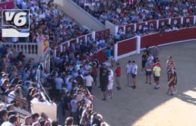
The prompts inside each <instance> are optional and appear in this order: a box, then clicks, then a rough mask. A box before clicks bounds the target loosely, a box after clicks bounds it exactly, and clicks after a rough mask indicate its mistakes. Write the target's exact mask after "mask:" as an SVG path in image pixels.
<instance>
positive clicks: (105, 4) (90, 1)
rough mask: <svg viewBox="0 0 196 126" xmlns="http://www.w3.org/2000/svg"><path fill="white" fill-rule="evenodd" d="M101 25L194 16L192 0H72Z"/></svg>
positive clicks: (195, 7) (195, 10) (195, 4)
mask: <svg viewBox="0 0 196 126" xmlns="http://www.w3.org/2000/svg"><path fill="white" fill-rule="evenodd" d="M73 1H74V2H76V3H77V4H78V5H79V6H81V7H82V8H84V9H85V10H86V11H87V12H89V13H91V14H92V15H93V16H95V17H96V18H98V19H99V20H100V21H101V22H102V23H105V21H107V20H108V21H110V22H112V23H114V24H116V25H126V24H130V23H138V22H144V21H148V20H153V19H161V18H168V17H178V16H190V15H194V14H196V2H195V1H194V0H181V1H179V0H146V1H144V0H85V1H84V0H73Z"/></svg>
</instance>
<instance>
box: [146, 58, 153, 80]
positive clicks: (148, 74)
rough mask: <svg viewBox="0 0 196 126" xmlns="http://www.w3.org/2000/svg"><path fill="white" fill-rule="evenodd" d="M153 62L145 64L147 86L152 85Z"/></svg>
mask: <svg viewBox="0 0 196 126" xmlns="http://www.w3.org/2000/svg"><path fill="white" fill-rule="evenodd" d="M152 66H153V62H152V61H147V62H146V64H145V71H146V84H152V79H151V78H152Z"/></svg>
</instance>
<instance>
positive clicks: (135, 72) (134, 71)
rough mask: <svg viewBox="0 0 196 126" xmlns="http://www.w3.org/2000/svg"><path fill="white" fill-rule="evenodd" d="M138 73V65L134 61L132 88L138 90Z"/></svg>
mask: <svg viewBox="0 0 196 126" xmlns="http://www.w3.org/2000/svg"><path fill="white" fill-rule="evenodd" d="M137 71H138V65H137V64H136V63H135V61H134V60H133V61H132V68H131V77H132V83H133V85H132V88H133V89H135V88H136V76H137Z"/></svg>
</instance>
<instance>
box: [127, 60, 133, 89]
mask: <svg viewBox="0 0 196 126" xmlns="http://www.w3.org/2000/svg"><path fill="white" fill-rule="evenodd" d="M131 68H132V64H131V61H130V60H129V61H128V63H127V65H126V75H127V85H128V86H129V85H130V82H131V77H130V74H131Z"/></svg>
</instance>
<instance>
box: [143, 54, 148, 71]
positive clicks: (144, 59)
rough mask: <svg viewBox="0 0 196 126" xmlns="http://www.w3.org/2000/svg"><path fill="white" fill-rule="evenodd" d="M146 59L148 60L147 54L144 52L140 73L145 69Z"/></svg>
mask: <svg viewBox="0 0 196 126" xmlns="http://www.w3.org/2000/svg"><path fill="white" fill-rule="evenodd" d="M147 59H148V54H147V52H146V51H144V52H143V54H142V71H144V69H145V64H146V62H147Z"/></svg>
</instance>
